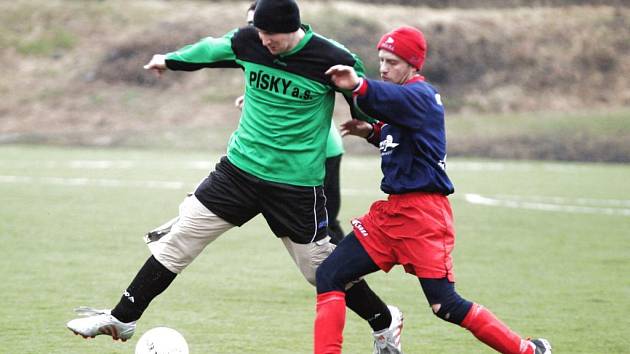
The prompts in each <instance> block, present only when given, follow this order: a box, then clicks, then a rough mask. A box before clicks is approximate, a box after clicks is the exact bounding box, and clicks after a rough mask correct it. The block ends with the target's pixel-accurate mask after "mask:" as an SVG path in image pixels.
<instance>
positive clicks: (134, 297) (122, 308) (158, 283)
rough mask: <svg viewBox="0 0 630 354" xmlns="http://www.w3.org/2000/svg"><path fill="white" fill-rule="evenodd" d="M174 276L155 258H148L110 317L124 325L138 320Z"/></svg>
mask: <svg viewBox="0 0 630 354" xmlns="http://www.w3.org/2000/svg"><path fill="white" fill-rule="evenodd" d="M175 276H177V274H175V273H173V272H171V271H170V270H168V269H166V267H164V266H163V265H162V264H161V263H160V262H158V260H157V259H155V257H153V256H151V257H149V259H147V261H146V262H145V263H144V265H143V266H142V268H140V271H139V272H138V274H137V275H136V277H135V278H134V279H133V281H132V282H131V284H130V285H129V287H128V288H127V290H126V291H125V293H124V294H123V296H122V297H121V298H120V301H119V302H118V304H117V305H116V307H115V308H114V309H113V310H112V316H114V317H116V318H117V319H118V320H119V321H121V322H125V323H127V322H132V321H136V320H138V319H139V318H140V317H141V316H142V313H143V312H144V310H146V308H147V307H148V306H149V303H150V302H151V300H153V299H154V298H155V297H156V296H158V295H160V294H161V293H162V292H163V291H164V290H166V288H168V286H169V285H170V284H171V282H172V281H173V279H175Z"/></svg>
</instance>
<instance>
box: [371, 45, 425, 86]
mask: <svg viewBox="0 0 630 354" xmlns="http://www.w3.org/2000/svg"><path fill="white" fill-rule="evenodd" d="M378 59H379V61H380V65H379V72H380V73H381V79H383V81H388V82H391V83H394V84H399V85H401V84H404V83H405V82H407V80H409V79H411V77H412V76H413V75H414V74H415V73H416V69H415V68H414V67H413V66H411V65H409V63H407V62H406V61H404V60H402V59H401V58H400V57H399V56H397V55H396V54H394V53H392V52H388V51H386V50H383V49H381V50H379V51H378Z"/></svg>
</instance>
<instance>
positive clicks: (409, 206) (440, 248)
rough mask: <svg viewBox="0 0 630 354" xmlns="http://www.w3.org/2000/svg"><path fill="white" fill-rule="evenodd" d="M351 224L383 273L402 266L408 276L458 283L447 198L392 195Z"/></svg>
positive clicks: (421, 194) (450, 214) (415, 193)
mask: <svg viewBox="0 0 630 354" xmlns="http://www.w3.org/2000/svg"><path fill="white" fill-rule="evenodd" d="M352 225H353V227H354V233H355V235H356V236H357V239H358V240H359V242H361V245H362V246H363V248H365V250H366V252H367V253H368V254H369V255H370V257H371V258H372V260H373V261H374V263H376V265H378V266H379V267H380V268H381V269H382V270H384V271H386V272H389V270H390V269H392V267H393V266H394V265H396V264H401V265H402V266H403V267H404V268H405V271H406V272H407V273H410V274H414V275H415V276H417V277H420V278H444V277H446V278H448V280H449V281H451V282H454V281H455V275H454V274H453V260H452V258H451V251H452V250H453V247H454V246H455V232H454V229H453V212H452V211H451V205H450V202H449V200H448V198H447V197H445V196H444V195H442V194H437V193H422V192H414V193H406V194H400V195H390V196H389V198H388V199H387V200H379V201H377V202H375V203H374V204H372V206H371V207H370V211H369V212H368V213H367V214H365V215H363V216H362V217H361V218H358V219H354V220H352Z"/></svg>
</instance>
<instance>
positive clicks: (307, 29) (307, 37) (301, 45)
mask: <svg viewBox="0 0 630 354" xmlns="http://www.w3.org/2000/svg"><path fill="white" fill-rule="evenodd" d="M301 27H302V29H303V30H304V37H303V38H302V39H301V40H300V42H299V43H298V44H297V45H296V46H295V47H293V49H291V50H290V51H288V52H286V53H282V54H280V55H278V56H279V57H280V58H282V57H286V56H289V55H293V54H295V53H297V52H299V51H300V50H302V48H304V46H305V45H306V43H308V41H310V40H311V38H313V30H312V29H311V26H310V25H306V24H302V26H301Z"/></svg>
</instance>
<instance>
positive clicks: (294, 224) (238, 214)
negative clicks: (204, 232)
mask: <svg viewBox="0 0 630 354" xmlns="http://www.w3.org/2000/svg"><path fill="white" fill-rule="evenodd" d="M195 196H196V197H197V199H199V201H200V202H201V203H202V204H203V205H205V206H206V208H208V209H209V210H210V211H212V212H213V213H215V214H216V215H218V216H219V217H221V218H222V219H224V220H225V221H227V222H229V223H231V224H234V225H237V226H241V225H243V224H245V223H246V222H248V221H249V220H251V219H252V218H253V217H254V216H256V215H258V214H259V213H262V215H263V216H264V218H265V220H267V224H268V225H269V227H270V228H271V231H272V232H273V233H274V234H275V235H276V236H277V237H289V238H290V239H291V240H292V241H293V242H296V243H301V244H306V243H310V242H313V241H319V240H320V239H322V238H324V237H326V236H327V228H328V215H327V213H326V197H325V196H324V189H323V187H322V186H317V187H301V186H293V185H289V184H283V183H275V182H270V181H266V180H263V179H260V178H258V177H256V176H254V175H252V174H250V173H247V172H245V171H243V170H241V169H239V168H238V167H236V166H234V165H233V164H232V163H231V162H230V161H229V160H228V159H227V157H225V156H224V157H222V158H221V160H220V161H219V163H218V164H217V165H216V166H215V170H214V171H212V172H211V173H210V175H209V176H208V178H206V179H205V180H204V181H203V182H202V183H201V184H200V185H199V187H197V190H196V191H195Z"/></svg>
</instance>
